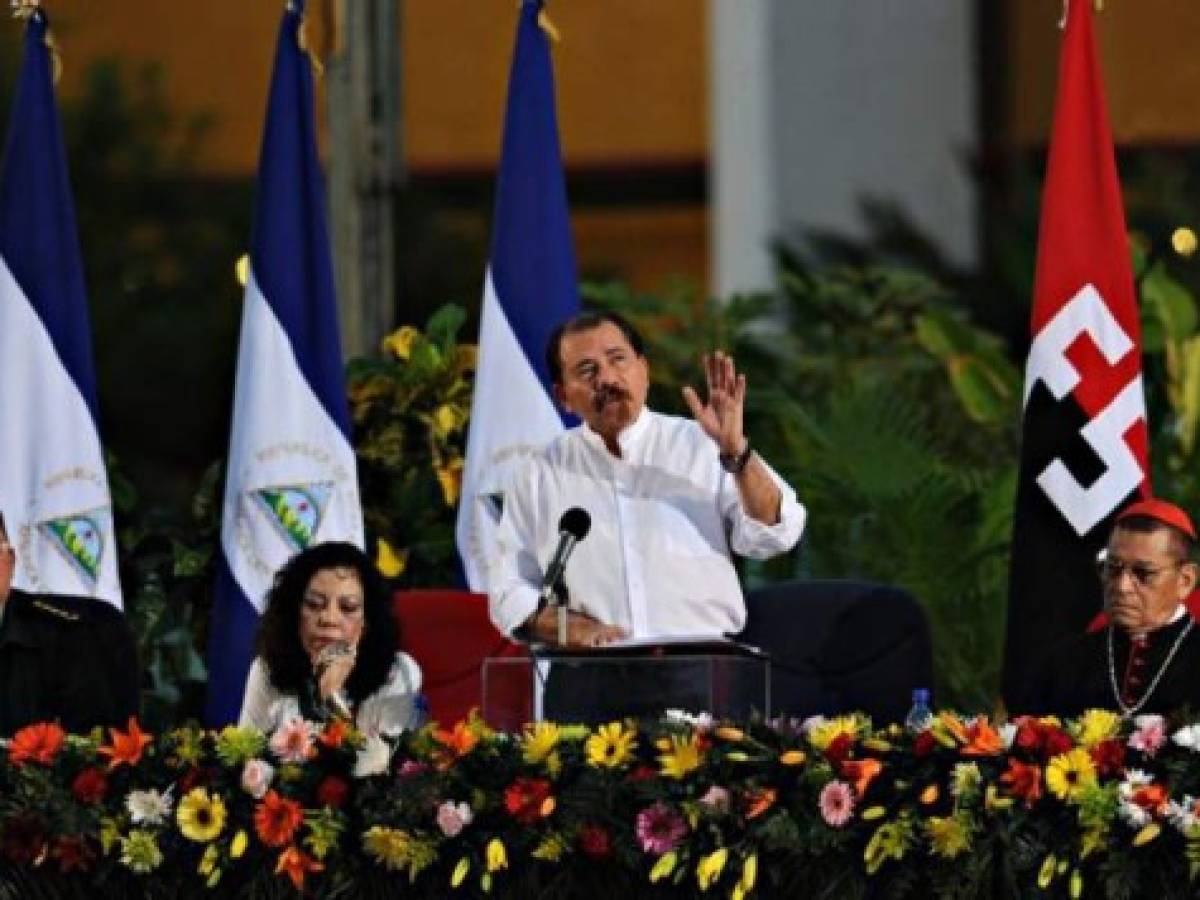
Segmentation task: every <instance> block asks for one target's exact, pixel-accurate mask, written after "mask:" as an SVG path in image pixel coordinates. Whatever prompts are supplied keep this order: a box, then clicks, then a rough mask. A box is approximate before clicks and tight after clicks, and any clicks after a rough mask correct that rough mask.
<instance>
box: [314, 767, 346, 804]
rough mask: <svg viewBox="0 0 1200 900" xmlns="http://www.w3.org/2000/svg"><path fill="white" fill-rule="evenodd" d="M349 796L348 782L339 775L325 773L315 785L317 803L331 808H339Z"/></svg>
mask: <svg viewBox="0 0 1200 900" xmlns="http://www.w3.org/2000/svg"><path fill="white" fill-rule="evenodd" d="M349 796H350V783H349V782H348V781H346V779H345V778H342V777H341V776H340V775H326V776H325V777H324V778H322V779H321V783H320V784H318V785H317V803H319V804H320V805H321V806H328V807H330V808H332V809H341V808H342V807H343V806H345V805H346V799H347V798H348V797H349Z"/></svg>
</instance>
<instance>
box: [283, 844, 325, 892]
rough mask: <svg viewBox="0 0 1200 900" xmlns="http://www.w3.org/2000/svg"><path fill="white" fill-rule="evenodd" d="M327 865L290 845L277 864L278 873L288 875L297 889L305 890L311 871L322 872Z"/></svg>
mask: <svg viewBox="0 0 1200 900" xmlns="http://www.w3.org/2000/svg"><path fill="white" fill-rule="evenodd" d="M324 868H325V866H324V865H322V864H321V863H319V862H317V861H316V860H315V859H313V858H312V857H311V856H309V855H308V854H307V853H305V852H304V851H303V850H297V849H296V848H295V847H288V848H287V849H286V850H284V851H283V852H282V853H280V854H279V861H278V862H277V863H276V864H275V874H276V875H286V876H287V877H288V878H290V879H291V880H292V884H293V885H295V886H296V890H298V891H303V890H304V878H305V876H307V875H308V874H309V873H310V872H320V871H321V870H322V869H324Z"/></svg>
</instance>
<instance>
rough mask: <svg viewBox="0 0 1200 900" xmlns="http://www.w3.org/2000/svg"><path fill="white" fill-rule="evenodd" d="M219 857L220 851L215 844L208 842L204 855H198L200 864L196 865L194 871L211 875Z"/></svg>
mask: <svg viewBox="0 0 1200 900" xmlns="http://www.w3.org/2000/svg"><path fill="white" fill-rule="evenodd" d="M220 859H221V851H219V850H218V849H217V845H216V844H209V845H208V848H207V849H206V850H205V851H204V855H203V856H202V857H200V865H198V866H196V871H197V872H199V873H200V874H201V875H211V874H212V873H213V871H214V870H215V869H216V868H217V863H218V862H219V861H220Z"/></svg>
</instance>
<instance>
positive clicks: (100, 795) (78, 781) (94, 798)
mask: <svg viewBox="0 0 1200 900" xmlns="http://www.w3.org/2000/svg"><path fill="white" fill-rule="evenodd" d="M71 793H72V794H74V795H75V799H76V800H78V801H79V802H80V803H93V804H94V803H99V802H100V801H101V800H103V799H104V798H105V796H107V795H108V779H107V778H105V777H104V773H103V772H101V771H100V770H99V769H97V768H96V767H95V766H88V767H87V768H86V769H84V770H82V771H81V772H80V773H79V774H78V775H76V776H75V779H74V780H73V781H72V782H71Z"/></svg>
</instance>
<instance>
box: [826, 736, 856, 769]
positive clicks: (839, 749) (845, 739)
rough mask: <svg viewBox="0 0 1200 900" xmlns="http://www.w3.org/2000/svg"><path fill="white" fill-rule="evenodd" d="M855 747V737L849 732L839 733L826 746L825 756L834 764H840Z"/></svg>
mask: <svg viewBox="0 0 1200 900" xmlns="http://www.w3.org/2000/svg"><path fill="white" fill-rule="evenodd" d="M853 749H854V739H853V738H851V737H850V735H848V734H839V735H838V736H837V737H835V738H834V739H833V740H832V741H830V742H829V746H828V747H826V748H825V758H826V759H827V760H829V761H830V762H831V763H832V764H833V765H835V766H840V765H841V764H842V763H843V762H845V761H846V757H848V756H849V755H850V751H851V750H853Z"/></svg>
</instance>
